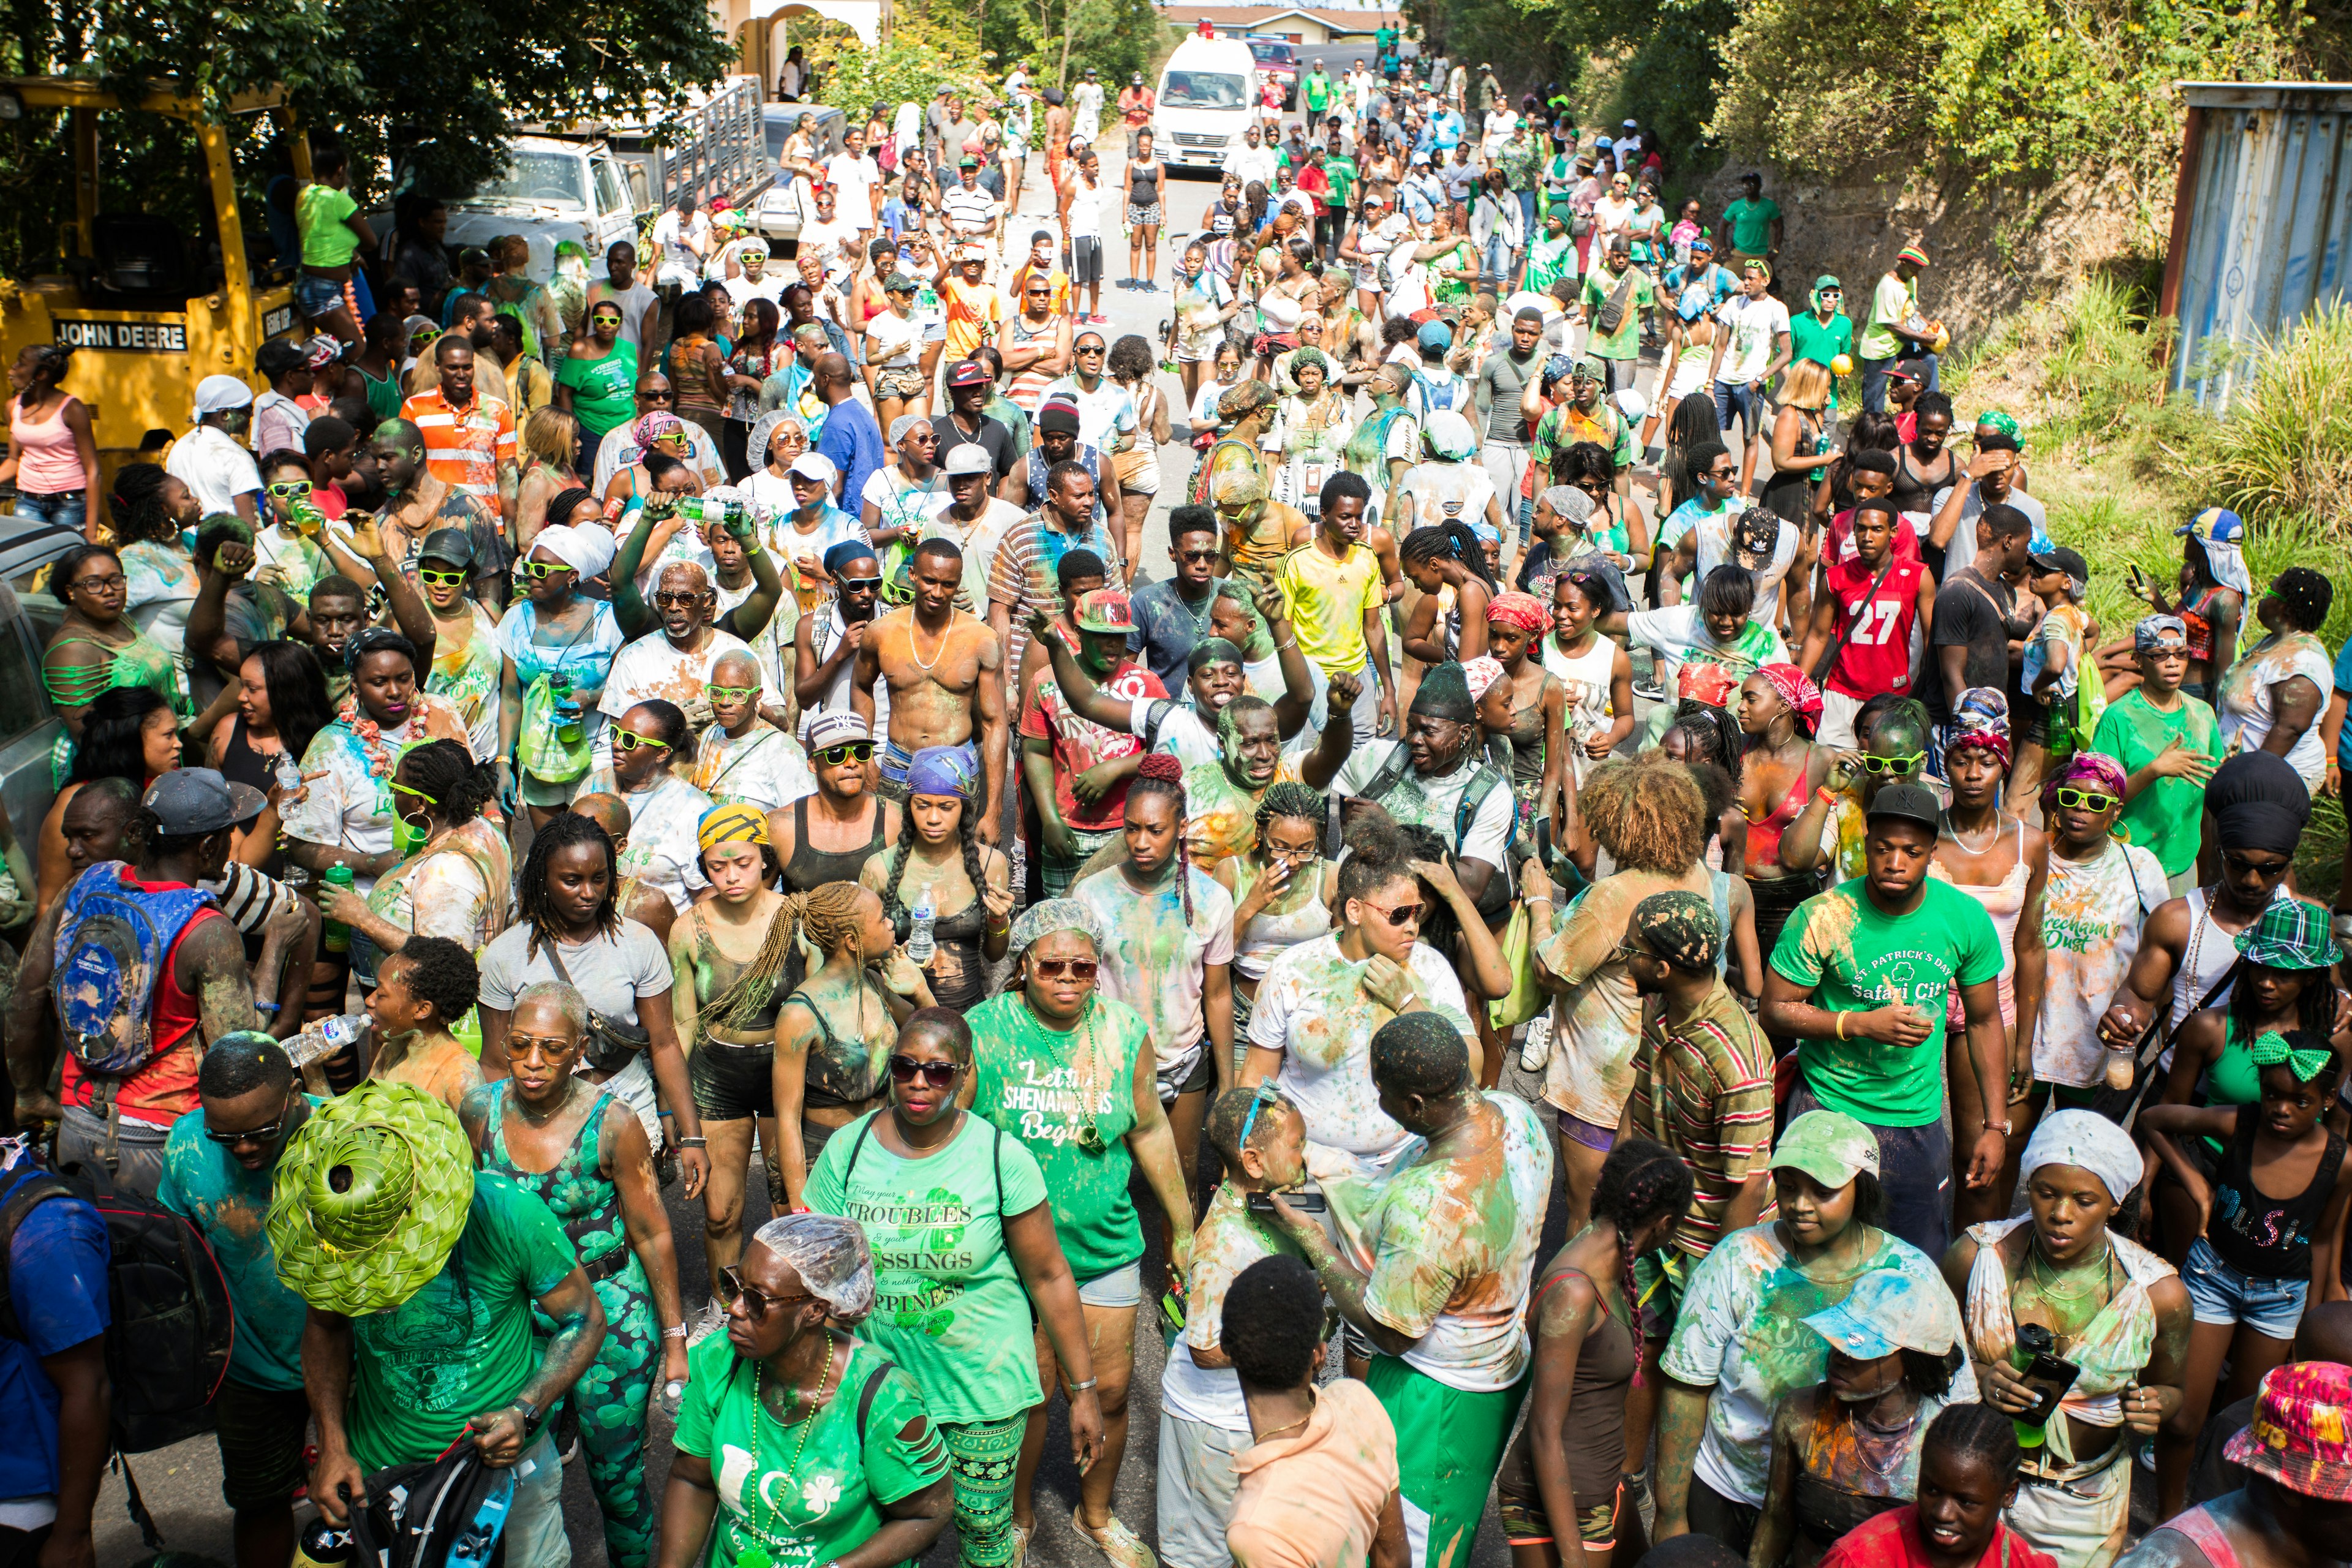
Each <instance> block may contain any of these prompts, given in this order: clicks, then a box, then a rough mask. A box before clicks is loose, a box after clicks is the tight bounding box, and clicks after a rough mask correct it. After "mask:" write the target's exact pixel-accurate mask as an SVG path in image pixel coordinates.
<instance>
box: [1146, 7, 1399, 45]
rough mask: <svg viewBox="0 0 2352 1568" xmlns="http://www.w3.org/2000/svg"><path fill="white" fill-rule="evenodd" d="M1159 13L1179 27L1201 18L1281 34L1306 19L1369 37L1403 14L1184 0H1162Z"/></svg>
mask: <svg viewBox="0 0 2352 1568" xmlns="http://www.w3.org/2000/svg"><path fill="white" fill-rule="evenodd" d="M1160 16H1161V17H1162V19H1164V20H1165V21H1167V22H1169V23H1170V24H1171V25H1173V26H1183V27H1192V26H1198V25H1199V23H1200V20H1201V18H1202V17H1203V16H1206V17H1207V18H1208V19H1209V25H1210V26H1213V27H1217V28H1220V29H1231V30H1233V31H1235V32H1264V33H1279V32H1284V31H1286V30H1288V29H1287V28H1286V26H1284V24H1285V23H1286V22H1290V23H1295V22H1297V21H1298V20H1301V19H1304V20H1308V21H1313V22H1317V23H1319V24H1321V25H1322V26H1323V27H1324V28H1325V29H1327V30H1328V31H1330V32H1334V33H1361V34H1363V35H1364V36H1365V37H1370V36H1371V35H1372V34H1373V33H1375V32H1377V31H1379V30H1380V28H1381V26H1382V25H1383V24H1386V25H1389V26H1403V24H1404V17H1403V16H1402V13H1400V12H1395V11H1383V10H1381V9H1379V8H1377V7H1374V6H1343V7H1337V8H1331V9H1325V8H1322V7H1317V8H1314V9H1311V10H1310V9H1306V8H1303V7H1299V6H1291V5H1184V4H1183V3H1182V0H1175V3H1174V4H1170V3H1169V0H1160Z"/></svg>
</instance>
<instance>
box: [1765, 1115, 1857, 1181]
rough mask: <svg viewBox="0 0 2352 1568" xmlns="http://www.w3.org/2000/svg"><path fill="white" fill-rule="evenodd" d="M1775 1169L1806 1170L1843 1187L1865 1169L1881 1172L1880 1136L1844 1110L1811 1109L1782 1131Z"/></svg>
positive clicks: (1773, 1164)
mask: <svg viewBox="0 0 2352 1568" xmlns="http://www.w3.org/2000/svg"><path fill="white" fill-rule="evenodd" d="M1772 1169H1774V1170H1776V1171H1780V1170H1789V1171H1802V1172H1804V1173H1805V1174H1807V1175H1809V1176H1811V1177H1812V1179H1813V1180H1815V1181H1817V1182H1819V1183H1821V1184H1822V1185H1823V1186H1825V1187H1843V1186H1844V1185H1845V1184H1847V1183H1848V1182H1851V1181H1853V1179H1854V1177H1855V1176H1857V1175H1859V1174H1860V1173H1863V1172H1864V1171H1868V1172H1869V1173H1871V1174H1872V1175H1876V1174H1878V1138H1877V1135H1876V1134H1875V1133H1874V1132H1872V1131H1871V1130H1870V1129H1869V1128H1867V1127H1864V1125H1863V1124H1862V1123H1861V1122H1859V1121H1855V1120H1854V1119H1853V1117H1851V1116H1848V1115H1846V1114H1845V1113H1844V1112H1843V1111H1839V1110H1808V1111H1806V1112H1805V1113H1804V1114H1803V1115H1802V1116H1800V1117H1798V1118H1797V1119H1796V1120H1795V1121H1791V1122H1790V1123H1789V1126H1788V1130H1787V1131H1784V1132H1782V1133H1781V1134H1780V1142H1779V1144H1777V1145H1776V1146H1775V1147H1774V1148H1773V1150H1772Z"/></svg>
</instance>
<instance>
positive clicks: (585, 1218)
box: [482, 1079, 646, 1290]
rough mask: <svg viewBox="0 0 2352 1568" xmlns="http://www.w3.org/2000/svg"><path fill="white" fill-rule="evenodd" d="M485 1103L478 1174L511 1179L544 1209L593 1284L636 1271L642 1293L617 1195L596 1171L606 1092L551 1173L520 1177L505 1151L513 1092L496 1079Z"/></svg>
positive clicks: (640, 1272)
mask: <svg viewBox="0 0 2352 1568" xmlns="http://www.w3.org/2000/svg"><path fill="white" fill-rule="evenodd" d="M492 1088H493V1089H494V1092H493V1094H492V1096H491V1099H490V1110H489V1121H490V1147H489V1152H488V1153H487V1154H485V1155H484V1156H483V1157H482V1168H483V1169H484V1170H486V1171H497V1172H499V1173H501V1174H503V1175H505V1176H508V1177H509V1178H511V1179H512V1181H513V1182H514V1184H515V1185H517V1186H519V1187H520V1188H522V1189H523V1191H525V1192H527V1193H530V1194H531V1195H532V1196H534V1197H536V1198H538V1199H539V1200H540V1201H541V1203H543V1204H545V1205H547V1206H548V1209H549V1211H550V1212H551V1213H552V1214H553V1215H555V1222H556V1224H558V1225H560V1226H562V1227H563V1234H564V1235H565V1236H567V1237H571V1238H572V1250H573V1251H574V1252H576V1253H577V1254H579V1258H580V1267H581V1268H582V1270H583V1271H584V1272H585V1273H586V1274H587V1276H588V1278H589V1279H590V1280H591V1281H592V1282H593V1281H596V1280H602V1279H612V1278H614V1276H615V1275H620V1274H625V1273H627V1272H629V1271H630V1270H631V1269H635V1270H636V1279H635V1281H634V1284H635V1287H636V1288H637V1289H640V1290H642V1289H646V1279H645V1271H644V1268H642V1266H640V1265H639V1264H638V1262H637V1257H636V1253H635V1250H633V1249H632V1248H631V1247H630V1246H629V1231H628V1226H627V1225H626V1224H625V1222H624V1220H623V1219H622V1216H621V1191H620V1189H619V1188H618V1187H616V1186H614V1184H613V1183H612V1181H611V1179H610V1178H608V1177H607V1176H605V1174H604V1172H603V1171H602V1170H600V1169H599V1168H598V1167H599V1165H600V1163H601V1162H602V1159H603V1155H602V1154H601V1153H600V1152H599V1146H600V1143H601V1141H602V1139H603V1137H604V1108H605V1107H606V1106H607V1105H609V1104H611V1103H612V1100H613V1096H612V1095H611V1094H610V1093H609V1092H604V1091H600V1092H599V1093H598V1094H597V1096H596V1098H595V1100H593V1101H592V1102H591V1103H590V1104H589V1107H588V1114H587V1115H586V1116H584V1117H583V1118H582V1119H581V1121H580V1131H577V1132H576V1133H574V1134H572V1147H571V1148H569V1149H567V1150H565V1151H564V1152H563V1158H562V1159H561V1160H558V1161H557V1162H556V1163H555V1165H554V1168H553V1169H551V1170H546V1171H526V1170H524V1169H523V1168H522V1167H521V1166H520V1165H518V1164H516V1163H515V1159H514V1155H513V1153H512V1152H510V1151H509V1149H508V1148H507V1099H508V1096H509V1091H510V1090H512V1089H513V1088H514V1083H513V1080H512V1079H501V1080H500V1081H499V1082H498V1083H497V1084H495V1085H493V1086H492Z"/></svg>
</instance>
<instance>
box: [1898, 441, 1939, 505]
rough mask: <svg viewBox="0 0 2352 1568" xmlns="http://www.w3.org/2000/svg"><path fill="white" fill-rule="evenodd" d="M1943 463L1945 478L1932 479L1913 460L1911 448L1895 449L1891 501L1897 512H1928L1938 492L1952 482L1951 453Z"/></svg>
mask: <svg viewBox="0 0 2352 1568" xmlns="http://www.w3.org/2000/svg"><path fill="white" fill-rule="evenodd" d="M1941 461H1942V463H1943V469H1944V472H1943V477H1942V478H1941V479H1936V478H1932V477H1930V476H1929V474H1928V473H1927V470H1925V469H1923V468H1920V467H1919V466H1918V465H1916V463H1914V462H1913V461H1912V460H1911V448H1910V447H1908V446H1907V445H1906V446H1902V447H1895V493H1894V495H1893V496H1892V497H1891V498H1890V499H1891V500H1893V501H1894V502H1895V510H1897V511H1926V510H1928V508H1929V505H1930V503H1932V502H1933V501H1934V500H1935V498H1936V492H1937V490H1938V489H1942V488H1943V487H1944V486H1946V485H1948V484H1950V483H1951V482H1952V475H1953V467H1952V455H1951V453H1949V452H1946V453H1944V454H1943V455H1942V458H1941Z"/></svg>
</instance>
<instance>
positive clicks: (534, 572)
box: [515, 561, 572, 582]
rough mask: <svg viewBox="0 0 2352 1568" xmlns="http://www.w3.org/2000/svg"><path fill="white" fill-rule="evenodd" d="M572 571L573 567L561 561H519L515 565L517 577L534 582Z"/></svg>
mask: <svg viewBox="0 0 2352 1568" xmlns="http://www.w3.org/2000/svg"><path fill="white" fill-rule="evenodd" d="M571 570H572V568H571V567H569V566H566V565H564V564H563V563H562V562H560V561H518V562H516V563H515V575H516V576H518V577H529V578H530V579H531V580H532V581H533V582H541V581H544V580H545V579H547V578H549V577H552V576H554V575H555V574H557V573H558V572H569V571H571Z"/></svg>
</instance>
